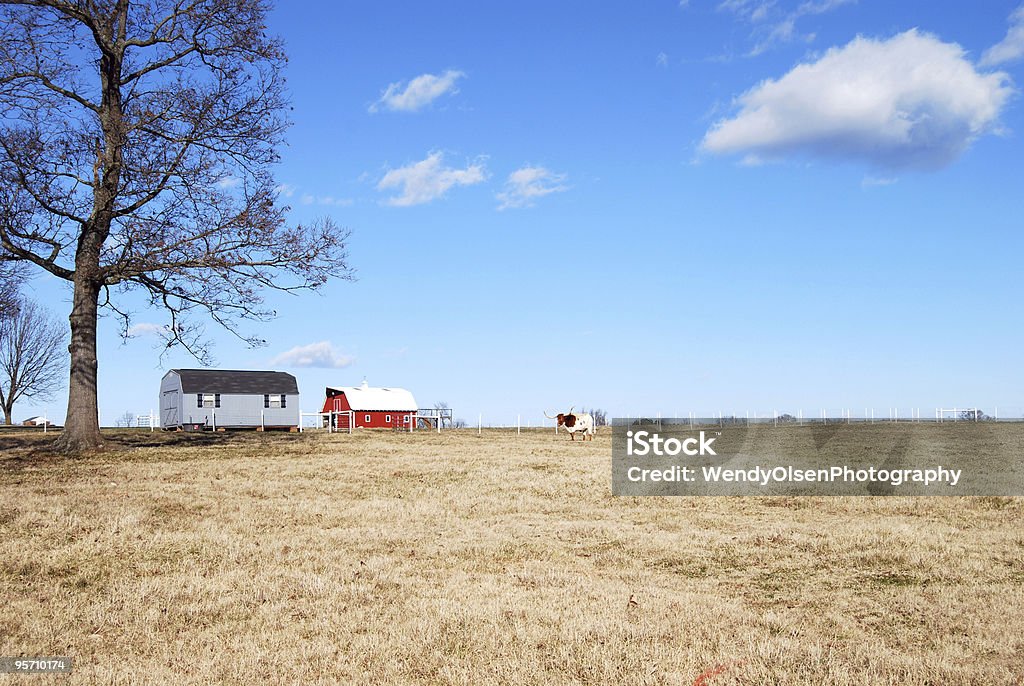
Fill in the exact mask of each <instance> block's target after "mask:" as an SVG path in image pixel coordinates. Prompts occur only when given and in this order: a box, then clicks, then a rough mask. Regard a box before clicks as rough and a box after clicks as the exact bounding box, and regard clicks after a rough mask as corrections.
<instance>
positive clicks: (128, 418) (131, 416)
mask: <svg viewBox="0 0 1024 686" xmlns="http://www.w3.org/2000/svg"><path fill="white" fill-rule="evenodd" d="M114 424H115V425H116V426H120V427H124V428H126V429H130V428H132V427H133V426H135V413H134V412H125V413H124V414H123V415H121V416H120V417H118V418H117V420H116V421H115V422H114Z"/></svg>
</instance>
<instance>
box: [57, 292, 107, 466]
mask: <svg viewBox="0 0 1024 686" xmlns="http://www.w3.org/2000/svg"><path fill="white" fill-rule="evenodd" d="M99 295H100V288H99V286H98V285H97V284H96V283H94V282H91V281H89V280H87V279H84V278H82V277H81V276H79V275H77V274H76V276H75V292H74V296H73V299H72V306H71V344H70V345H68V351H69V352H70V353H71V379H70V383H69V384H68V415H67V419H66V420H65V422H64V432H63V433H62V434H61V435H60V437H59V438H58V439H57V442H56V448H57V450H59V451H60V452H63V453H69V454H77V453H82V452H85V451H89V450H102V448H103V437H102V436H101V435H100V420H99V407H98V403H97V399H96V398H97V390H98V387H97V385H96V380H97V367H98V364H97V359H96V318H97V314H98V303H99Z"/></svg>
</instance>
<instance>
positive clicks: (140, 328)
mask: <svg viewBox="0 0 1024 686" xmlns="http://www.w3.org/2000/svg"><path fill="white" fill-rule="evenodd" d="M165 333H167V327H166V326H165V325H163V324H151V323H149V322H139V323H138V324H132V325H131V326H130V327H129V328H128V338H135V337H137V336H157V335H163V334H165Z"/></svg>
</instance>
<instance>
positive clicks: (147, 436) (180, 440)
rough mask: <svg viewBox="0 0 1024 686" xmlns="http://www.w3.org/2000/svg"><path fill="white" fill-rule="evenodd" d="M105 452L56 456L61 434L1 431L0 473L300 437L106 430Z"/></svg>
mask: <svg viewBox="0 0 1024 686" xmlns="http://www.w3.org/2000/svg"><path fill="white" fill-rule="evenodd" d="M102 433H103V440H104V443H105V446H104V450H101V451H97V452H95V453H89V454H85V455H82V456H78V457H68V456H67V455H63V454H60V453H58V452H56V451H55V450H54V448H53V444H54V441H56V439H57V437H58V436H60V430H54V429H51V430H50V431H48V432H47V433H45V434H44V433H43V432H42V430H37V429H24V430H19V431H15V430H7V431H0V470H17V469H21V468H25V467H29V466H40V465H44V464H53V463H57V462H63V461H67V460H79V459H89V458H91V457H103V456H108V457H109V456H111V455H117V454H118V453H128V452H130V451H134V450H136V449H141V448H175V447H182V448H204V447H208V446H227V445H245V444H250V443H256V444H258V443H263V442H266V441H274V442H275V443H278V442H285V441H294V440H300V439H301V436H302V435H301V434H296V433H284V432H269V431H268V432H256V431H226V432H212V431H202V432H194V433H193V432H176V431H175V432H169V431H154V432H150V431H148V430H145V429H137V430H136V429H103V431H102Z"/></svg>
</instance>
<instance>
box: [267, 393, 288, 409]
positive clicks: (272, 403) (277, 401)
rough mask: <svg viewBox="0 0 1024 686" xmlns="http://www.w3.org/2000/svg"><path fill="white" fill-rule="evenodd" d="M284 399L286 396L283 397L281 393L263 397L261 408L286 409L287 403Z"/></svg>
mask: <svg viewBox="0 0 1024 686" xmlns="http://www.w3.org/2000/svg"><path fill="white" fill-rule="evenodd" d="M286 397H287V396H285V395H284V394H283V393H273V394H269V395H264V396H263V407H273V408H277V407H288V404H287V401H286V400H285V398H286Z"/></svg>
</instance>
